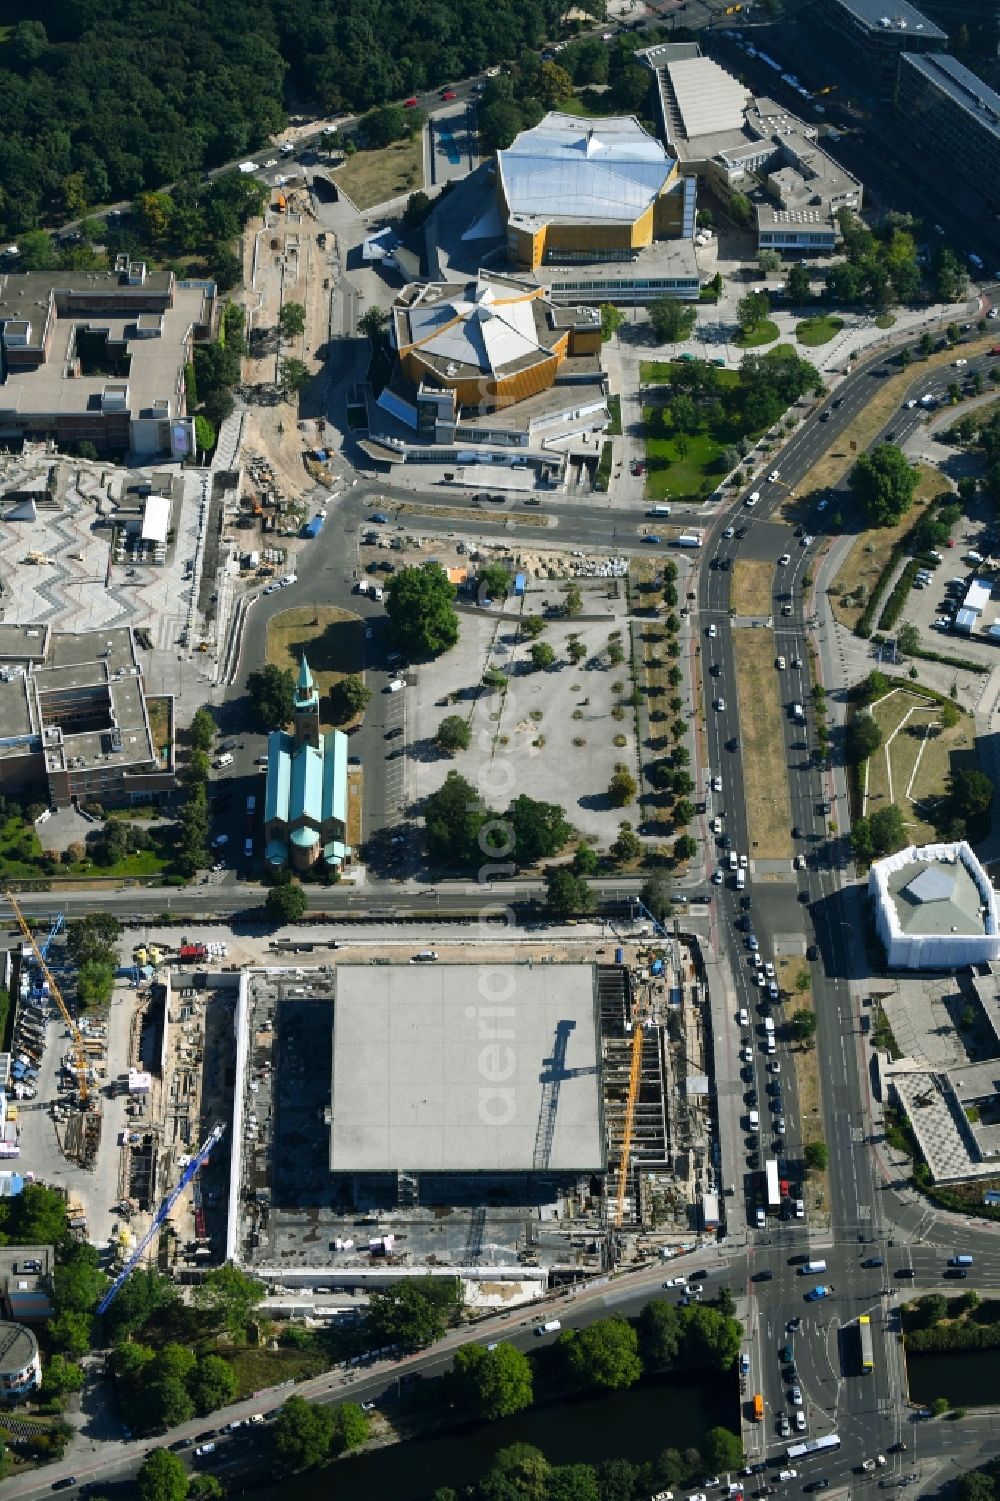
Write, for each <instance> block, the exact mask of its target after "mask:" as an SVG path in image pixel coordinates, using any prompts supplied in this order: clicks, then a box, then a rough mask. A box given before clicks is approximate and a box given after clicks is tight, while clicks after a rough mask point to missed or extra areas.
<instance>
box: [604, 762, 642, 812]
mask: <svg viewBox="0 0 1000 1501" xmlns="http://www.w3.org/2000/svg"><path fill="white" fill-rule="evenodd" d="M636 790H637V789H636V783H635V777H634V776H633V775H632V773H631V772H630V771H628V770H626V768H625V767H624V766H619V767H618V769H617V771H615V773H614V775H613V776H612V778H611V781H610V782H609V784H608V799H609V801H610V803H611V806H612V807H613V808H624V807H626V806H627V804H629V803H630V802H631V801H632V799H633V798H634V797H635V794H636Z"/></svg>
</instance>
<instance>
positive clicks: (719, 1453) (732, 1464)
mask: <svg viewBox="0 0 1000 1501" xmlns="http://www.w3.org/2000/svg"><path fill="white" fill-rule="evenodd" d="M701 1457H702V1459H703V1460H704V1461H705V1464H706V1465H707V1466H708V1468H709V1470H711V1471H713V1472H715V1473H716V1474H722V1473H723V1472H724V1471H726V1470H739V1469H741V1468H742V1466H743V1464H744V1463H745V1461H744V1458H743V1445H742V1444H741V1443H740V1440H739V1438H738V1437H737V1435H736V1434H735V1433H733V1432H732V1431H731V1430H730V1429H729V1428H710V1429H709V1430H708V1432H707V1433H706V1434H705V1437H704V1438H703V1439H702V1441H701Z"/></svg>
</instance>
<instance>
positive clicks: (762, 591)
mask: <svg viewBox="0 0 1000 1501" xmlns="http://www.w3.org/2000/svg"><path fill="white" fill-rule="evenodd" d="M773 587H774V564H773V563H768V562H765V561H763V560H757V561H752V560H750V559H740V560H738V561H737V562H736V563H734V564H733V584H732V588H731V589H730V591H729V604H730V607H731V608H732V609H733V610H735V611H736V613H737V615H770V613H771V610H772V599H771V596H772V591H773Z"/></svg>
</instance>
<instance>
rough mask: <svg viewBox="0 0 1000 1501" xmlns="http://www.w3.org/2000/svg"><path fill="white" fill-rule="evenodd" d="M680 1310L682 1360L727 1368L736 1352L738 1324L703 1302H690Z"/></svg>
mask: <svg viewBox="0 0 1000 1501" xmlns="http://www.w3.org/2000/svg"><path fill="white" fill-rule="evenodd" d="M680 1312H681V1351H680V1354H681V1360H682V1362H683V1364H684V1365H685V1366H689V1367H691V1368H693V1369H709V1368H711V1369H714V1370H719V1371H727V1370H728V1369H729V1368H730V1366H731V1365H732V1364H733V1362H734V1361H735V1359H736V1357H737V1355H738V1354H739V1349H740V1342H741V1340H742V1337H743V1327H742V1325H741V1324H740V1323H739V1322H738V1321H737V1320H736V1319H732V1318H729V1317H727V1315H726V1314H724V1313H721V1312H720V1311H719V1310H718V1309H716V1308H711V1307H709V1306H708V1305H707V1304H705V1303H693V1304H691V1305H690V1306H689V1307H688V1308H682V1309H681V1310H680Z"/></svg>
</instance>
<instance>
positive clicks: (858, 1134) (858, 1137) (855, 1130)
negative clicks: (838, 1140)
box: [851, 1126, 865, 1142]
mask: <svg viewBox="0 0 1000 1501" xmlns="http://www.w3.org/2000/svg"><path fill="white" fill-rule="evenodd" d="M864 1139H865V1133H864V1127H863V1126H852V1127H851V1140H852V1141H853V1142H862V1141H864Z"/></svg>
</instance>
